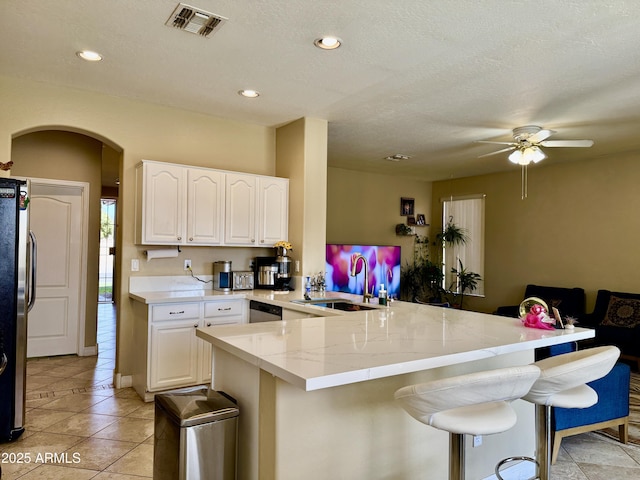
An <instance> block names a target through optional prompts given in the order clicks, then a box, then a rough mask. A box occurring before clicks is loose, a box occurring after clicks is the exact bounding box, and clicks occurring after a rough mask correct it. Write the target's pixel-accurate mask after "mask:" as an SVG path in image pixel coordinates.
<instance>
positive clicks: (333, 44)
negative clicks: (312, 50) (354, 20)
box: [313, 37, 342, 50]
mask: <svg viewBox="0 0 640 480" xmlns="http://www.w3.org/2000/svg"><path fill="white" fill-rule="evenodd" d="M313 44H314V45H315V46H316V47H318V48H321V49H323V50H335V49H336V48H338V47H339V46H340V45H342V41H341V40H340V39H339V38H337V37H322V38H316V39H315V40H314V42H313Z"/></svg>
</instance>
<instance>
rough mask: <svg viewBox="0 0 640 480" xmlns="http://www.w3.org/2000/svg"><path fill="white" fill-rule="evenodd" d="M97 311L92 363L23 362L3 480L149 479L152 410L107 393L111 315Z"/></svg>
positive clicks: (3, 448) (129, 395)
mask: <svg viewBox="0 0 640 480" xmlns="http://www.w3.org/2000/svg"><path fill="white" fill-rule="evenodd" d="M98 310H99V312H98V313H99V321H98V344H99V347H100V348H99V355H98V356H94V357H77V356H75V355H69V356H61V357H48V358H47V357H45V358H37V359H31V360H29V361H28V362H27V397H26V398H27V401H26V410H27V412H26V425H25V429H26V430H25V433H24V434H23V435H22V436H21V437H20V438H19V439H18V440H17V441H15V442H13V443H5V444H0V460H2V461H3V463H2V479H3V480H7V479H17V478H19V479H21V480H30V479H40V480H45V479H56V480H67V479H69V480H71V479H73V480H84V479H90V478H91V479H94V480H134V479H135V480H141V479H144V478H152V477H153V415H154V404H153V402H151V403H144V402H143V401H142V400H140V398H139V397H138V395H137V394H136V393H135V392H134V391H133V389H131V388H125V389H120V390H115V389H114V388H113V384H112V379H113V369H114V367H115V344H116V336H115V314H114V308H113V306H112V305H110V304H100V305H99V307H98ZM54 453H55V454H58V458H52V455H51V454H54ZM47 454H50V455H49V457H48V456H47ZM60 454H63V455H60ZM27 458H29V459H30V462H29V463H26V460H27ZM20 459H22V460H23V463H18V460H20Z"/></svg>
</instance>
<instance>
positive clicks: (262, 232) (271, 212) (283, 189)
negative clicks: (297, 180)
mask: <svg viewBox="0 0 640 480" xmlns="http://www.w3.org/2000/svg"><path fill="white" fill-rule="evenodd" d="M257 205H258V207H257V208H258V218H257V225H258V246H259V247H263V246H273V244H274V243H276V242H277V241H279V240H287V239H288V238H289V179H288V178H276V177H258V202H257Z"/></svg>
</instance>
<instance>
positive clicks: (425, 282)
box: [400, 235, 444, 303]
mask: <svg viewBox="0 0 640 480" xmlns="http://www.w3.org/2000/svg"><path fill="white" fill-rule="evenodd" d="M428 248H429V239H428V237H426V236H420V235H416V237H415V239H414V248H413V263H412V264H410V263H407V264H406V265H405V266H404V267H403V268H402V271H401V273H400V275H401V277H400V288H401V291H400V296H401V298H402V300H405V301H409V302H415V301H417V300H418V301H421V302H424V303H429V302H435V303H438V302H441V301H442V297H443V295H444V289H443V288H442V280H443V273H442V269H441V268H440V266H439V265H437V264H435V263H433V262H431V261H430V260H429V254H428Z"/></svg>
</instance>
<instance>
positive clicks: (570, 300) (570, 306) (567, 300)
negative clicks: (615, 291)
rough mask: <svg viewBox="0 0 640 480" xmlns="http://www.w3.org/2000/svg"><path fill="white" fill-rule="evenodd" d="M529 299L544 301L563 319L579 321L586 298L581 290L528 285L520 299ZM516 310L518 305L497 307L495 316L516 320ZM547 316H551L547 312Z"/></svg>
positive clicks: (517, 313) (517, 315)
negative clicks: (535, 298) (534, 298)
mask: <svg viewBox="0 0 640 480" xmlns="http://www.w3.org/2000/svg"><path fill="white" fill-rule="evenodd" d="M529 297H538V298H540V299H542V300H544V301H545V303H546V304H547V305H548V306H549V309H551V308H552V307H556V308H557V309H558V311H559V312H560V315H561V316H562V318H563V319H564V318H565V317H573V318H575V319H576V320H577V321H581V319H582V318H583V317H584V316H585V309H586V296H585V293H584V289H582V288H561V287H546V286H542V285H533V284H529V285H527V287H526V288H525V290H524V297H522V299H523V300H524V299H525V298H529ZM518 308H519V305H508V306H502V307H498V309H497V310H496V311H495V314H496V315H501V316H503V317H516V318H517V317H519V316H520V315H519V312H518ZM549 315H552V313H551V312H549Z"/></svg>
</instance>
